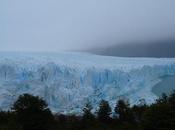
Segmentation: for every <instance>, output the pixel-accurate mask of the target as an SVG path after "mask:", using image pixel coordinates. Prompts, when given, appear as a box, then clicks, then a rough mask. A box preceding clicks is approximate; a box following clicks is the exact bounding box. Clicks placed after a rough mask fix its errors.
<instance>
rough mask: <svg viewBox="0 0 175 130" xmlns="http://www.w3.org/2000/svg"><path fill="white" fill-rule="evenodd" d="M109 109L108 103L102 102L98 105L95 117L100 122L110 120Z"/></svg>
mask: <svg viewBox="0 0 175 130" xmlns="http://www.w3.org/2000/svg"><path fill="white" fill-rule="evenodd" d="M110 114H111V107H110V105H109V103H108V102H107V101H105V100H102V101H101V102H100V105H99V110H98V112H97V117H98V119H99V120H100V121H103V122H105V121H108V120H109V119H110Z"/></svg>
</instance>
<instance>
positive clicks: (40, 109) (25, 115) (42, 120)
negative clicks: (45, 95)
mask: <svg viewBox="0 0 175 130" xmlns="http://www.w3.org/2000/svg"><path fill="white" fill-rule="evenodd" d="M12 110H13V111H14V112H15V114H16V118H17V122H18V123H19V124H20V126H21V129H22V130H41V129H42V130H50V129H51V123H52V122H53V116H52V113H51V111H50V110H49V109H48V107H47V104H46V103H45V101H44V100H42V99H41V98H39V97H35V96H32V95H29V94H24V95H22V96H20V97H19V98H18V100H17V101H16V102H15V103H14V105H13V108H12Z"/></svg>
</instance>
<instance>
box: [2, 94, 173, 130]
mask: <svg viewBox="0 0 175 130" xmlns="http://www.w3.org/2000/svg"><path fill="white" fill-rule="evenodd" d="M92 109H93V107H92V105H91V103H90V102H89V103H87V104H86V105H85V106H84V108H83V109H82V113H83V114H81V115H73V114H72V115H64V114H58V113H57V114H54V113H52V112H51V110H50V109H49V108H48V105H47V103H46V102H45V101H44V100H43V99H42V98H40V97H38V96H33V95H30V94H23V95H21V96H19V98H18V99H17V100H16V101H15V102H14V104H13V106H12V108H11V109H10V110H9V111H1V112H0V130H175V91H173V92H172V93H171V94H170V95H166V94H162V96H161V97H160V98H159V99H157V100H156V101H155V103H153V104H149V105H148V104H147V103H146V102H145V100H144V99H142V100H140V103H138V104H137V105H130V104H129V100H126V99H125V100H122V99H120V100H117V101H116V106H115V108H114V110H112V108H111V107H110V105H109V103H108V101H105V100H101V102H100V104H99V107H98V108H97V109H96V112H95V113H94V112H92Z"/></svg>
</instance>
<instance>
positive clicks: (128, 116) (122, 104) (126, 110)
mask: <svg viewBox="0 0 175 130" xmlns="http://www.w3.org/2000/svg"><path fill="white" fill-rule="evenodd" d="M129 106H130V104H129V102H126V101H124V100H118V102H117V104H116V107H115V109H114V111H115V113H116V114H118V115H119V120H120V121H122V122H130V121H133V114H132V111H131V109H130V107H129Z"/></svg>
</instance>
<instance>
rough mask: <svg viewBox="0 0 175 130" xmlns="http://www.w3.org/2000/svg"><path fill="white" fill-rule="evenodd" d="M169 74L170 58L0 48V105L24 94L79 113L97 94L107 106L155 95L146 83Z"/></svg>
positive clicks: (174, 70) (173, 63)
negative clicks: (8, 50)
mask: <svg viewBox="0 0 175 130" xmlns="http://www.w3.org/2000/svg"><path fill="white" fill-rule="evenodd" d="M173 75H175V59H165V58H164V59H156V58H120V57H106V56H97V55H92V54H86V53H55V54H54V53H53V54H49V53H10V52H6V53H5V52H4V53H2V52H1V53H0V108H1V109H3V110H7V109H9V108H10V107H11V106H12V104H13V102H14V101H15V100H16V99H17V97H18V96H19V95H21V94H23V93H30V94H33V95H37V96H40V97H42V98H43V99H45V100H46V101H47V103H48V105H49V107H50V108H51V110H52V111H54V112H65V113H72V112H75V113H76V112H80V111H81V110H82V108H83V106H84V105H85V103H86V102H89V101H90V102H91V103H92V104H93V106H94V107H96V106H97V105H98V103H99V101H100V100H101V99H105V100H108V101H109V102H110V104H111V106H113V105H115V103H116V100H117V99H119V98H122V97H126V98H128V99H129V100H130V102H131V103H137V102H138V100H140V99H143V98H144V99H145V100H146V101H147V102H148V103H152V102H154V100H155V99H156V98H157V97H156V95H155V94H153V93H152V91H151V90H152V87H153V86H154V85H155V84H157V83H158V82H160V81H161V79H162V78H163V77H166V76H173Z"/></svg>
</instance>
